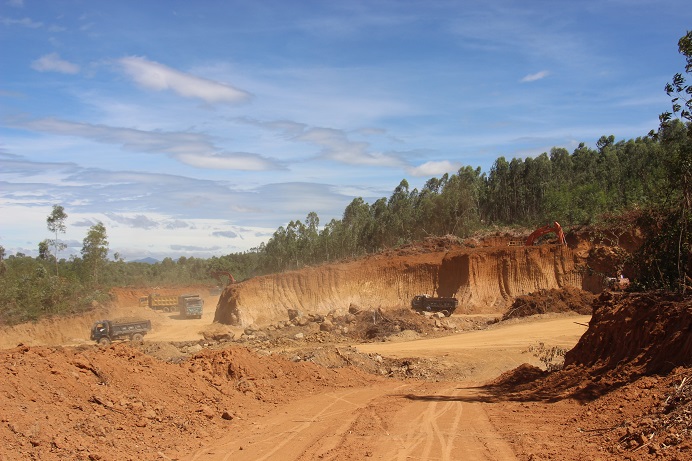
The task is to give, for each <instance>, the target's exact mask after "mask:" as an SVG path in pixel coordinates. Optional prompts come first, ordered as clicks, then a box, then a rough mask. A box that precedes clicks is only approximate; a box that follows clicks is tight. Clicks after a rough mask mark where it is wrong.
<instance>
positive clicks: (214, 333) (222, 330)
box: [200, 323, 235, 341]
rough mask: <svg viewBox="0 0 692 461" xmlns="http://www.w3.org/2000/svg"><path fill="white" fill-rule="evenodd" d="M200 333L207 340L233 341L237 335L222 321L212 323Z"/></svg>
mask: <svg viewBox="0 0 692 461" xmlns="http://www.w3.org/2000/svg"><path fill="white" fill-rule="evenodd" d="M200 333H201V334H202V337H203V338H204V340H205V341H231V340H233V338H234V337H235V333H233V332H232V331H231V330H229V329H228V327H227V326H225V325H222V324H220V323H212V324H211V325H209V326H208V327H206V328H205V329H203V330H202V331H201V332H200Z"/></svg>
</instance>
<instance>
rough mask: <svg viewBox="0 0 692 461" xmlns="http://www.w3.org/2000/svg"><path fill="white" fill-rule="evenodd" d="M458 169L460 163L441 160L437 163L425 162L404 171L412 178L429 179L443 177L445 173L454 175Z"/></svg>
mask: <svg viewBox="0 0 692 461" xmlns="http://www.w3.org/2000/svg"><path fill="white" fill-rule="evenodd" d="M459 168H461V164H460V163H456V162H450V161H448V160H442V161H438V162H435V161H431V162H425V163H423V164H422V165H419V166H417V167H414V168H408V169H407V170H406V171H408V173H409V174H411V175H413V176H418V177H430V176H439V175H443V174H445V173H454V172H456V171H457V170H459Z"/></svg>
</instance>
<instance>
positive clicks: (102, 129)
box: [10, 118, 285, 171]
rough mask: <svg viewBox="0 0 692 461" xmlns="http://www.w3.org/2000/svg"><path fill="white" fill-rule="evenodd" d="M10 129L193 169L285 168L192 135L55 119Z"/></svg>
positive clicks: (254, 169) (203, 135) (270, 161)
mask: <svg viewBox="0 0 692 461" xmlns="http://www.w3.org/2000/svg"><path fill="white" fill-rule="evenodd" d="M10 123H11V124H12V125H14V126H16V127H19V128H24V129H28V130H34V131H38V132H43V133H52V134H57V135H62V136H77V137H80V138H84V139H88V140H91V141H96V142H99V143H104V144H115V145H119V146H120V147H121V148H123V149H125V150H128V151H132V152H147V153H162V154H167V155H169V156H170V157H172V158H175V159H176V160H178V161H180V162H182V163H185V164H187V165H190V166H194V167H196V168H205V169H210V168H211V169H224V170H241V171H265V170H279V169H284V168H285V166H283V165H281V164H280V163H278V162H276V161H274V160H271V159H269V158H266V157H264V156H262V155H259V154H253V153H247V152H240V153H235V152H224V151H223V150H222V149H221V148H219V147H217V146H216V145H214V144H213V143H212V142H211V140H210V138H209V136H207V135H205V134H203V133H195V132H181V131H178V132H163V131H144V130H137V129H134V128H122V127H111V126H106V125H94V124H90V123H77V122H70V121H66V120H59V119H55V118H44V119H36V120H29V121H18V120H15V121H12V122H10Z"/></svg>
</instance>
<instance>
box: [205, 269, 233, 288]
mask: <svg viewBox="0 0 692 461" xmlns="http://www.w3.org/2000/svg"><path fill="white" fill-rule="evenodd" d="M210 275H211V276H212V277H214V278H215V279H216V280H218V281H219V283H223V282H222V281H221V277H228V284H229V285H231V284H233V283H235V278H233V275H231V273H230V272H227V271H212V272H210Z"/></svg>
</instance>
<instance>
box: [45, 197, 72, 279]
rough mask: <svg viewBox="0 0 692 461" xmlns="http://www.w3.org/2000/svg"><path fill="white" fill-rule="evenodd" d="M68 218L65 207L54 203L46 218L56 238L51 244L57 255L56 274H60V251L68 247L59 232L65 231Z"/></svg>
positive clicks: (49, 228)
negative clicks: (59, 238)
mask: <svg viewBox="0 0 692 461" xmlns="http://www.w3.org/2000/svg"><path fill="white" fill-rule="evenodd" d="M66 220H67V213H65V208H63V207H62V206H60V205H53V211H51V213H50V214H49V215H48V218H46V224H47V225H48V230H49V231H50V232H52V233H53V234H55V238H54V239H53V240H51V241H50V245H51V246H52V247H53V256H55V275H59V274H58V259H59V258H58V253H60V251H62V250H64V249H65V248H67V245H65V244H64V243H62V242H61V241H60V240H58V234H64V233H65V229H66V227H65V221H66Z"/></svg>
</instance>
